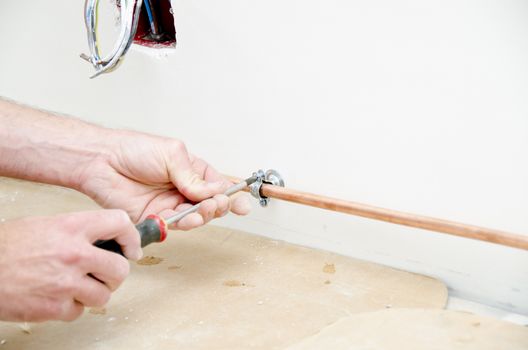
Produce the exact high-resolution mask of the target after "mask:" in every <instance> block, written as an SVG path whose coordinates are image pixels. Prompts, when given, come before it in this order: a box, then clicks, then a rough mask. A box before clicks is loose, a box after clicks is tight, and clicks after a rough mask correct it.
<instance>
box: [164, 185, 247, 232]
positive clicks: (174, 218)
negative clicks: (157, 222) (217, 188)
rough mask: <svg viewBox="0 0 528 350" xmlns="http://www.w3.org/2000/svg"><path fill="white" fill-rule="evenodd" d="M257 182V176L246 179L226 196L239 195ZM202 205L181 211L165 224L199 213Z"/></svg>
mask: <svg viewBox="0 0 528 350" xmlns="http://www.w3.org/2000/svg"><path fill="white" fill-rule="evenodd" d="M255 181H257V177H256V176H251V177H248V178H247V179H245V180H244V181H241V182H239V183H237V184H235V185H233V186H231V187H229V188H228V189H227V190H226V191H225V192H224V194H225V195H226V196H230V195H232V194H234V193H237V192H239V191H242V190H243V189H244V188H246V187H247V186H249V185H251V184H252V183H254V182H255ZM200 204H201V202H200V203H197V204H195V205H193V206H192V207H190V208H188V209H185V210H184V211H181V212H179V213H177V214H175V215H173V216H171V217H170V218H168V219H165V222H166V223H167V225H170V224H173V223H175V222H178V221H180V220H181V219H183V218H184V217H186V216H187V215H189V214H191V213H195V212H196V211H198V209H200Z"/></svg>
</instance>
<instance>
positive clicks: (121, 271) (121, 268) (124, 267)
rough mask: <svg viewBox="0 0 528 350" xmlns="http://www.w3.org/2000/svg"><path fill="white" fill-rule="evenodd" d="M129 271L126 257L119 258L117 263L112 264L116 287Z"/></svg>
mask: <svg viewBox="0 0 528 350" xmlns="http://www.w3.org/2000/svg"><path fill="white" fill-rule="evenodd" d="M129 273H130V264H129V263H128V260H126V259H120V262H119V263H118V264H115V265H114V279H115V281H116V283H117V286H116V288H117V287H118V286H119V285H121V283H123V281H124V280H125V278H127V276H128V274H129Z"/></svg>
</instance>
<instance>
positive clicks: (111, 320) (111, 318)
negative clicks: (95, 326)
mask: <svg viewBox="0 0 528 350" xmlns="http://www.w3.org/2000/svg"><path fill="white" fill-rule="evenodd" d="M115 320H116V318H115V317H113V316H112V317H108V320H107V321H108V322H114V321H115Z"/></svg>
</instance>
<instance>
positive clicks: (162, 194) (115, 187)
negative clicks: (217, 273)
mask: <svg viewBox="0 0 528 350" xmlns="http://www.w3.org/2000/svg"><path fill="white" fill-rule="evenodd" d="M108 133H109V134H107V136H105V138H106V140H112V142H113V144H110V145H108V144H107V146H106V147H107V151H105V156H102V157H98V158H96V159H95V160H94V161H92V162H91V163H89V164H88V166H86V167H85V169H84V170H83V171H82V172H80V173H81V175H80V177H79V182H80V183H79V186H78V188H79V189H80V190H81V191H82V192H84V193H86V194H87V195H88V196H90V197H92V198H93V199H94V200H95V201H96V202H97V203H98V204H100V205H101V206H103V207H105V208H120V209H124V210H126V211H127V212H128V214H129V216H130V217H131V219H132V220H133V221H134V222H139V221H141V220H143V219H145V217H146V216H148V215H149V214H158V215H161V216H162V217H169V216H172V215H174V214H175V213H176V212H177V211H181V210H185V209H187V208H188V207H189V206H191V205H192V204H193V203H194V202H199V201H202V200H204V199H207V198H211V197H212V198H211V199H207V200H204V201H203V202H202V204H201V206H200V209H199V211H198V212H197V213H193V214H189V215H187V216H186V217H185V218H183V219H182V220H180V221H179V222H177V223H175V224H173V225H172V226H171V228H175V229H180V230H189V229H192V228H195V227H197V226H200V225H203V224H205V223H207V222H208V221H210V220H211V219H213V218H215V217H220V216H223V215H225V214H226V213H227V212H228V211H229V209H231V211H232V212H233V213H235V214H239V215H245V214H247V213H248V212H249V210H250V208H251V205H250V203H249V201H248V199H247V198H246V197H245V196H236V195H234V196H232V198H228V197H227V196H225V195H223V194H221V193H223V192H224V191H225V190H226V189H227V188H228V187H229V186H230V185H232V183H230V182H229V181H228V180H226V179H225V178H224V177H223V176H221V175H220V174H219V173H218V172H217V171H216V170H215V169H213V168H212V167H211V166H210V165H209V164H207V163H206V162H205V161H203V160H202V159H200V158H197V157H195V156H193V155H191V154H189V153H188V152H187V149H186V148H185V145H184V144H183V143H182V142H181V141H178V140H175V139H171V138H165V137H159V136H153V135H148V134H144V133H137V132H131V131H114V130H111V131H108Z"/></svg>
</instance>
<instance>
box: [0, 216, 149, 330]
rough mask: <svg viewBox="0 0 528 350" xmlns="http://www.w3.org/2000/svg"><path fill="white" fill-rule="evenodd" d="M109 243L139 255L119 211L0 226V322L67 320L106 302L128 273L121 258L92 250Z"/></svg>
mask: <svg viewBox="0 0 528 350" xmlns="http://www.w3.org/2000/svg"><path fill="white" fill-rule="evenodd" d="M108 239H115V240H116V241H117V242H118V243H119V244H120V245H121V246H122V248H123V251H124V253H125V255H126V256H127V257H128V258H129V259H132V260H137V259H139V258H140V257H141V248H140V240H139V235H138V232H137V230H136V228H135V226H134V225H133V224H132V222H131V221H130V219H129V218H128V216H127V214H126V213H125V212H124V211H122V210H96V211H86V212H78V213H71V214H63V215H58V216H47V217H29V218H24V219H19V220H13V221H8V222H6V223H3V224H1V225H0V319H3V320H7V321H33V322H38V321H45V320H52V319H53V320H64V321H71V320H74V319H76V318H77V317H79V316H80V315H81V314H82V312H83V310H84V307H85V306H103V305H104V304H106V303H107V302H108V300H109V298H110V294H111V292H113V291H115V290H116V289H117V288H118V287H119V285H120V284H121V283H122V282H123V280H124V278H125V277H126V276H127V275H128V273H129V263H128V261H127V260H126V259H125V258H124V257H122V256H121V255H118V254H115V253H112V252H108V251H105V250H102V249H99V248H96V247H95V246H93V243H94V242H95V241H97V240H108ZM89 274H90V275H89ZM92 276H93V277H92ZM94 277H95V278H94Z"/></svg>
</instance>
